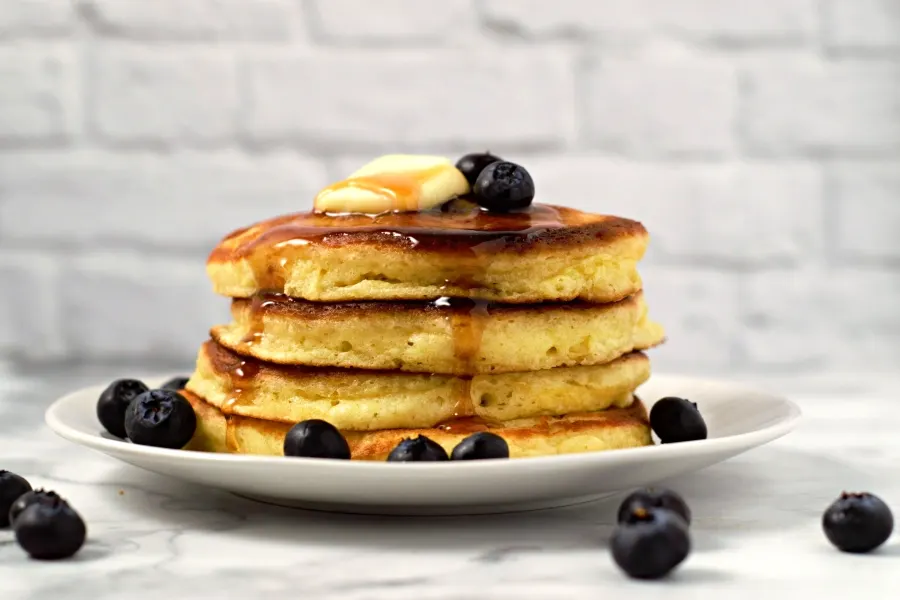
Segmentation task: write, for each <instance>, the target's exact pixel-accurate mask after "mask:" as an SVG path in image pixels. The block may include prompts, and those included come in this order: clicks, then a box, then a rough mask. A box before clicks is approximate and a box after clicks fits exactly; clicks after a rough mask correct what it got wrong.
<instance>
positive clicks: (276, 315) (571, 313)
mask: <svg viewBox="0 0 900 600" xmlns="http://www.w3.org/2000/svg"><path fill="white" fill-rule="evenodd" d="M231 312H232V316H233V318H234V320H233V322H232V323H230V324H228V325H220V326H217V327H214V328H213V330H212V332H211V335H212V337H213V339H214V340H216V341H217V342H218V343H219V344H220V345H222V346H225V347H226V348H229V349H231V350H233V351H235V352H238V353H240V354H245V355H249V356H252V357H254V358H258V359H261V360H265V361H269V362H274V363H278V364H288V365H310V366H320V367H344V368H356V369H383V370H391V369H393V370H400V371H408V372H418V373H446V374H455V375H474V374H476V373H506V372H515V371H537V370H542V369H552V368H555V367H568V366H576V365H597V364H603V363H607V362H610V361H612V360H615V359H616V358H618V357H620V356H622V355H623V354H627V353H629V352H631V351H632V350H644V349H647V348H650V347H652V346H655V345H657V344H659V343H660V342H662V340H663V338H664V332H663V329H662V327H661V326H660V325H658V324H656V323H654V322H652V321H651V320H650V319H649V318H648V316H647V305H646V303H645V302H644V298H643V295H642V294H641V293H638V294H636V295H634V296H631V297H629V298H626V299H625V300H621V301H619V302H616V303H613V304H586V303H574V304H569V303H567V304H540V305H533V304H528V305H509V304H506V305H501V304H484V303H473V301H471V300H455V299H454V300H450V299H446V300H442V301H439V302H435V303H411V302H406V303H403V302H346V303H340V304H323V303H318V302H308V301H303V300H295V299H292V298H288V297H287V296H277V295H275V296H273V295H268V296H257V297H255V298H253V299H252V300H247V299H238V300H235V301H234V302H233V303H232V309H231Z"/></svg>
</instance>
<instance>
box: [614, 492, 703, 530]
mask: <svg viewBox="0 0 900 600" xmlns="http://www.w3.org/2000/svg"><path fill="white" fill-rule="evenodd" d="M638 508H642V509H645V510H650V509H653V508H659V509H664V510H671V511H672V512H674V513H676V514H678V516H680V517H681V518H682V519H684V522H685V523H686V524H688V525H690V524H691V509H690V508H688V505H687V502H685V501H684V498H682V497H681V496H680V495H678V494H677V493H676V492H673V491H672V490H668V489H665V488H659V489H657V488H647V489H644V490H637V491H636V492H632V493H631V494H629V495H628V496H627V497H626V498H625V499H624V500H622V504H621V505H619V514H618V521H619V523H623V522H625V521H627V520H628V519H629V518H630V515H631V514H632V513H634V511H635V510H636V509H638Z"/></svg>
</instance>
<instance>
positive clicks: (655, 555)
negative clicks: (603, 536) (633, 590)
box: [611, 508, 691, 579]
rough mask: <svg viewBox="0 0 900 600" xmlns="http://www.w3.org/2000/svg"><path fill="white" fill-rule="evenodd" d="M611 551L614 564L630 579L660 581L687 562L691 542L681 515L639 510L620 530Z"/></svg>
mask: <svg viewBox="0 0 900 600" xmlns="http://www.w3.org/2000/svg"><path fill="white" fill-rule="evenodd" d="M611 548H612V555H613V560H614V561H615V563H616V564H617V565H618V566H619V568H620V569H622V570H623V571H624V572H625V573H626V574H627V575H628V576H629V577H633V578H635V579H659V578H661V577H665V576H666V575H668V574H669V573H670V572H671V571H672V570H673V569H674V568H675V567H677V566H678V565H680V564H681V563H682V562H683V561H684V559H685V558H687V556H688V554H689V553H690V550H691V540H690V535H689V534H688V526H687V523H685V522H684V519H682V518H681V517H680V516H678V514H677V513H675V512H673V511H671V510H664V509H659V508H652V509H649V510H647V509H643V508H637V509H635V510H633V511H631V512H630V513H628V515H627V516H626V518H625V520H624V521H623V522H622V523H620V524H619V525H618V526H617V527H616V529H615V531H614V532H613V536H612V541H611Z"/></svg>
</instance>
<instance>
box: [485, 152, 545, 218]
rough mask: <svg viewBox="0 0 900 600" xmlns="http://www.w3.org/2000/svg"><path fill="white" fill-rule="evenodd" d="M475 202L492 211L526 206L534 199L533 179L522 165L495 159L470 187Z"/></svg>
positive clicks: (504, 210) (518, 208) (517, 208)
mask: <svg viewBox="0 0 900 600" xmlns="http://www.w3.org/2000/svg"><path fill="white" fill-rule="evenodd" d="M472 192H473V194H474V197H475V202H477V203H478V204H479V205H480V206H483V207H484V208H486V209H488V210H492V211H494V212H508V211H512V210H520V209H523V208H527V207H528V206H529V205H531V201H532V200H534V180H532V179H531V175H529V173H528V171H526V170H525V169H524V168H523V167H520V166H519V165H517V164H515V163H511V162H505V161H497V162H494V163H491V164H489V165H488V166H486V167H485V168H484V170H483V171H482V172H481V174H480V175H479V176H478V179H477V180H476V181H475V185H474V186H473V187H472Z"/></svg>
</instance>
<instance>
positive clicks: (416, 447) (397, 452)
mask: <svg viewBox="0 0 900 600" xmlns="http://www.w3.org/2000/svg"><path fill="white" fill-rule="evenodd" d="M387 459H388V462H419V461H443V460H450V458H449V457H448V456H447V451H446V450H444V448H443V447H441V445H440V444H438V443H437V442H434V441H432V440H430V439H428V438H427V437H425V436H424V435H420V436H416V437H414V438H406V439H405V440H403V441H401V442H400V443H399V444H397V447H396V448H394V449H393V450H391V453H390V454H389V455H388V457H387Z"/></svg>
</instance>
